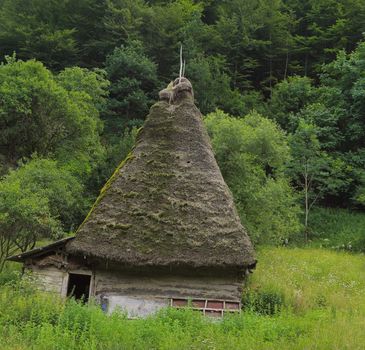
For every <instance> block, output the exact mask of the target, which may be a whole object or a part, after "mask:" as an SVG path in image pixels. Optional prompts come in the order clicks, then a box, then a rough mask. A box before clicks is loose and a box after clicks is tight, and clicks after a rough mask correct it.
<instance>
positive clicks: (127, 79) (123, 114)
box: [104, 41, 157, 135]
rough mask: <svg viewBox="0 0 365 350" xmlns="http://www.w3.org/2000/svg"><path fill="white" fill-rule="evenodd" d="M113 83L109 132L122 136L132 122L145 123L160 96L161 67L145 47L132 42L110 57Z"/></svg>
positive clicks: (109, 69) (108, 119) (107, 126)
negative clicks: (149, 109) (158, 84)
mask: <svg viewBox="0 0 365 350" xmlns="http://www.w3.org/2000/svg"><path fill="white" fill-rule="evenodd" d="M106 71H107V74H108V79H109V80H110V82H111V86H110V99H109V102H108V111H107V113H106V115H105V117H104V118H105V123H106V132H107V133H108V134H111V135H113V134H114V135H115V134H119V133H120V132H121V130H122V129H123V127H125V126H126V125H127V124H128V122H130V121H131V120H139V121H142V120H143V119H144V118H145V116H146V115H147V112H148V108H149V107H150V105H151V104H152V102H153V101H155V99H156V96H157V68H156V65H155V64H154V63H153V62H152V61H151V60H150V59H149V58H148V57H147V56H146V55H145V54H144V52H143V47H142V44H141V43H140V42H138V41H131V42H129V43H128V45H127V46H121V47H118V48H115V50H114V51H113V53H112V54H111V55H109V56H108V57H107V60H106Z"/></svg>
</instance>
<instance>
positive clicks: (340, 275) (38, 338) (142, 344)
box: [0, 247, 365, 350]
mask: <svg viewBox="0 0 365 350" xmlns="http://www.w3.org/2000/svg"><path fill="white" fill-rule="evenodd" d="M258 259H259V264H258V266H257V270H256V271H255V272H254V274H253V275H252V276H251V280H250V285H249V287H248V289H247V291H246V293H245V295H244V300H245V305H246V309H245V311H244V312H242V313H241V314H240V315H233V316H231V317H227V318H225V319H224V320H223V321H221V322H213V321H211V320H209V319H206V318H203V317H201V316H200V315H199V314H197V313H195V312H193V311H191V310H184V311H181V310H174V309H165V310H162V311H161V312H160V313H159V314H157V315H155V316H153V317H150V318H147V319H141V320H134V321H130V320H127V319H126V318H125V316H124V315H123V314H121V313H115V314H113V315H112V316H106V315H105V314H103V312H102V311H101V310H100V308H99V307H98V306H96V305H90V306H83V305H81V304H78V303H76V302H75V301H73V300H68V301H66V302H65V301H63V300H61V299H60V298H58V297H57V296H54V295H49V294H44V293H40V292H38V291H36V290H35V289H34V288H33V283H32V281H31V280H29V278H25V279H23V280H21V281H20V280H19V278H18V277H17V276H18V275H17V273H16V272H11V271H8V272H6V275H7V276H8V278H2V279H1V278H0V283H2V286H1V287H0V348H1V349H4V350H10V349H12V350H13V349H17V350H21V349H40V350H42V349H47V350H49V349H57V350H58V349H60V350H61V349H115V350H116V349H118V350H119V349H169V350H170V349H179V350H180V349H217V350H218V349H351V350H353V349H363V348H364V345H363V344H365V332H364V329H365V298H364V295H365V257H364V256H362V255H360V254H358V255H355V254H350V253H346V252H336V251H329V250H325V249H311V248H304V249H303V248H294V249H292V248H273V247H264V248H261V249H260V250H259V252H258ZM9 274H10V275H11V276H10V277H9Z"/></svg>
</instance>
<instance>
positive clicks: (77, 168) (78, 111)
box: [0, 57, 106, 177]
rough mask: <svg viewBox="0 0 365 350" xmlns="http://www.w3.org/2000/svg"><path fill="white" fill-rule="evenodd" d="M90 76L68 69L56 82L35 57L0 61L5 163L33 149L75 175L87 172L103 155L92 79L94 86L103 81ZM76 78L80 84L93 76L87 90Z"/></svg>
mask: <svg viewBox="0 0 365 350" xmlns="http://www.w3.org/2000/svg"><path fill="white" fill-rule="evenodd" d="M93 74H96V73H91V72H88V73H86V71H82V72H80V71H79V70H77V69H71V70H66V71H65V72H64V73H61V75H60V78H59V80H57V78H55V77H54V76H53V74H52V73H51V72H50V71H49V70H47V69H46V68H45V67H44V66H43V65H42V63H40V62H37V61H33V60H31V61H27V62H23V61H16V60H15V58H14V57H13V58H8V62H7V64H2V65H0V153H1V154H2V156H3V157H4V158H5V159H6V162H7V163H8V164H10V165H13V166H15V165H16V163H17V161H18V160H19V159H20V158H22V157H30V156H31V155H32V154H33V153H37V154H38V155H39V156H40V157H45V156H47V157H55V158H57V159H59V160H60V161H62V162H63V163H64V164H68V165H69V167H70V168H72V170H73V172H74V173H75V174H78V175H79V176H80V177H84V176H87V175H88V174H89V173H90V171H91V169H92V167H93V166H96V163H97V162H98V159H99V158H100V157H102V154H103V147H102V145H101V143H100V133H101V130H102V125H101V121H100V119H99V112H98V109H97V104H98V103H99V104H100V102H101V100H100V99H99V100H98V99H97V98H96V95H97V94H98V90H97V89H96V85H97V84H96V82H99V83H100V86H101V87H100V90H103V88H102V86H103V85H105V84H106V83H105V81H104V80H102V81H99V80H98V79H97V78H96V75H93ZM81 76H83V77H84V78H85V81H84V85H85V86H86V85H87V84H88V83H89V82H90V80H93V79H94V83H95V84H93V85H90V87H91V86H92V87H93V90H91V89H90V87H88V88H87V89H88V90H87V91H85V90H82V89H83V87H82V85H81V84H80V85H78V83H76V81H77V80H80V77H81ZM72 77H73V78H72ZM92 77H93V78H92ZM65 78H67V84H66V82H65ZM91 78H92V79H91ZM63 85H65V87H64V86H63ZM76 85H78V86H76ZM72 86H73V88H72ZM85 86H84V87H85ZM88 91H89V92H90V91H93V92H92V93H93V95H92V96H90V95H89V94H88ZM90 93H91V92H90Z"/></svg>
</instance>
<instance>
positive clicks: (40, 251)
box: [6, 236, 75, 262]
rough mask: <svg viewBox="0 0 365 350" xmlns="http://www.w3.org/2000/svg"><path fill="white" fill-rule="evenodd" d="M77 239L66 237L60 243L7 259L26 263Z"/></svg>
mask: <svg viewBox="0 0 365 350" xmlns="http://www.w3.org/2000/svg"><path fill="white" fill-rule="evenodd" d="M74 238H75V237H74V236H73V237H66V238H63V239H60V240H58V241H55V242H52V243H50V244H47V245H45V246H43V247H37V248H34V249H32V250H29V251H27V252H24V253H21V254H15V255H12V256H9V257H7V258H6V260H8V261H15V262H24V261H25V260H26V259H28V258H34V257H38V256H40V255H44V254H45V253H47V252H49V251H52V250H54V249H56V248H60V247H62V246H64V245H66V243H67V242H69V241H71V240H73V239H74Z"/></svg>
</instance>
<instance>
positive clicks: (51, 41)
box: [0, 0, 78, 70]
mask: <svg viewBox="0 0 365 350" xmlns="http://www.w3.org/2000/svg"><path fill="white" fill-rule="evenodd" d="M65 4H66V2H65V1H54V0H47V1H42V0H29V1H25V2H24V1H22V0H4V1H3V2H2V4H1V9H0V33H1V34H0V52H1V53H2V54H7V55H11V54H12V53H13V52H14V51H15V52H16V53H17V55H18V56H19V57H20V58H22V59H31V58H35V59H37V60H40V61H43V62H44V63H45V64H47V66H48V67H50V68H52V69H58V70H59V69H62V68H63V67H65V66H67V65H71V64H74V63H76V61H77V53H78V48H77V42H76V40H75V38H74V34H75V28H73V27H72V26H67V24H66V23H65V18H68V16H67V13H66V12H67V11H65V10H66V8H65V7H66V6H65Z"/></svg>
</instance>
